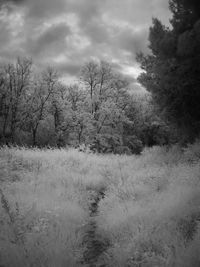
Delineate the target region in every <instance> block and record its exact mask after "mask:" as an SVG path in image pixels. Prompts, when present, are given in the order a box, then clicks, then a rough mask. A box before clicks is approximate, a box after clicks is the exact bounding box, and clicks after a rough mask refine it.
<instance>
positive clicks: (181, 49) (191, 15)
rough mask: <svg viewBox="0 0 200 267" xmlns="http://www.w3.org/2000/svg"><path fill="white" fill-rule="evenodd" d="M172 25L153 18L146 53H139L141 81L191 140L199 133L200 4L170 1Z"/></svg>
mask: <svg viewBox="0 0 200 267" xmlns="http://www.w3.org/2000/svg"><path fill="white" fill-rule="evenodd" d="M169 8H170V10H171V12H172V19H171V20H170V23H171V26H170V27H166V26H164V25H163V24H162V23H161V21H160V20H158V19H157V18H153V25H152V26H151V27H150V30H149V48H150V51H151V53H150V54H149V55H143V54H142V53H141V54H139V55H138V57H137V58H138V61H139V62H140V63H141V67H142V68H143V69H144V71H145V72H144V73H142V74H141V75H140V77H139V81H140V83H141V84H142V85H143V86H145V87H146V88H147V90H148V91H149V92H151V93H152V96H153V99H154V101H155V102H156V103H157V104H158V106H159V107H160V110H161V112H162V114H164V115H165V117H167V118H168V119H170V120H171V121H172V122H173V123H175V124H176V125H177V126H178V128H179V129H181V130H184V133H185V134H186V135H187V136H188V137H189V138H190V139H191V138H193V137H196V136H197V135H198V134H199V133H200V109H199V103H200V3H199V1H198V0H192V1H191V0H170V1H169Z"/></svg>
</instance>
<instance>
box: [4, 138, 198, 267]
mask: <svg viewBox="0 0 200 267" xmlns="http://www.w3.org/2000/svg"><path fill="white" fill-rule="evenodd" d="M0 200H1V203H0V266H1V267H21V266H23V267H24V266H27V267H28V266H31V267H36V266H37V267H40V266H41V267H46V266H47V267H51V266H52V267H55V266H58V267H61V266H115V267H123V266H127V267H129V266H136V267H137V266H138V267H151V266H152V267H156V266H169V267H171V266H175V267H176V266H177V267H191V266H192V267H198V266H200V142H199V141H197V142H196V143H195V144H193V145H189V146H188V147H186V148H184V149H183V148H181V147H179V146H178V145H177V146H176V145H174V146H172V147H170V148H169V147H165V146H163V147H152V148H148V149H144V151H143V152H142V154H141V155H139V156H127V155H120V156H119V155H112V154H110V155H98V154H89V153H84V152H79V151H77V150H73V149H28V148H19V147H13V148H8V147H6V146H5V147H2V148H1V149H0ZM92 207H93V210H92V209H91V208H92ZM97 241H98V242H97ZM95 246H96V250H97V249H99V250H100V253H95ZM103 246H104V249H100V248H101V247H103ZM90 250H91V251H90ZM92 254H93V255H92ZM94 254H95V255H94ZM87 257H88V259H87Z"/></svg>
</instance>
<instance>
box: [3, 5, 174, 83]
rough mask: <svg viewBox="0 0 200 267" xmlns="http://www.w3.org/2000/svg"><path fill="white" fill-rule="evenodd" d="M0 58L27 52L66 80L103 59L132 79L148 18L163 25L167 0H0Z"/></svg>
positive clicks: (135, 73) (146, 36)
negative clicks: (82, 67)
mask: <svg viewBox="0 0 200 267" xmlns="http://www.w3.org/2000/svg"><path fill="white" fill-rule="evenodd" d="M0 3H1V7H0V60H1V62H2V61H4V62H5V61H8V60H9V61H11V60H13V59H15V58H16V57H17V56H18V55H20V56H28V57H31V58H32V59H33V61H34V63H35V64H36V65H37V66H38V67H41V68H45V66H47V65H53V66H55V67H56V68H57V69H58V70H59V72H60V73H61V74H62V75H63V77H64V78H63V79H65V80H66V81H70V82H71V81H73V80H76V79H77V76H78V74H79V70H80V66H81V65H83V64H84V62H87V61H89V60H90V59H103V60H107V61H108V62H110V63H112V64H113V66H114V67H115V68H116V69H117V70H118V71H120V72H122V73H123V74H125V75H128V76H130V77H133V78H135V77H136V76H137V75H138V73H139V72H140V69H139V68H138V66H137V63H136V61H135V54H136V53H137V52H139V51H143V52H148V48H147V45H148V41H147V39H148V29H149V26H150V25H151V19H152V17H158V18H159V19H161V21H162V22H163V23H165V24H168V21H169V17H170V13H169V10H168V0H7V1H6V0H0Z"/></svg>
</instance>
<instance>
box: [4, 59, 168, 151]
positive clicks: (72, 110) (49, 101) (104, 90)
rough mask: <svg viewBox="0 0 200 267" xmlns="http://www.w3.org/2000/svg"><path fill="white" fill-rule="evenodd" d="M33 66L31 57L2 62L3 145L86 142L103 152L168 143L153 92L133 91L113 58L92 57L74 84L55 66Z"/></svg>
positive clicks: (52, 144) (53, 144) (136, 148)
mask: <svg viewBox="0 0 200 267" xmlns="http://www.w3.org/2000/svg"><path fill="white" fill-rule="evenodd" d="M34 70H35V68H34V65H33V62H32V60H30V59H28V58H18V59H17V60H16V62H15V63H7V64H2V65H1V67H0V122H1V123H0V138H1V144H18V145H26V146H39V147H42V146H52V147H55V146H57V147H65V146H78V145H81V144H85V145H90V148H91V149H93V150H95V151H98V152H101V153H108V152H112V153H136V154H137V153H140V152H141V150H142V148H143V146H145V145H149V146H151V145H154V144H164V143H168V142H169V136H168V133H169V127H168V126H167V124H166V123H164V122H163V121H162V120H161V119H160V118H159V117H158V116H157V112H156V111H155V108H154V105H153V104H152V102H151V96H150V95H149V94H144V95H142V96H137V95H136V94H133V93H131V90H130V85H129V83H128V81H127V80H126V79H125V78H124V77H123V76H122V75H120V74H118V73H116V72H115V71H114V70H113V69H112V67H111V65H110V64H109V63H108V62H105V61H101V62H95V61H90V62H87V63H86V64H84V65H83V66H82V68H81V70H80V82H79V83H78V84H77V83H75V84H71V85H65V84H63V83H62V82H61V81H60V77H59V74H58V72H57V71H56V70H55V69H54V68H51V67H48V68H47V69H45V70H44V71H41V72H37V71H34Z"/></svg>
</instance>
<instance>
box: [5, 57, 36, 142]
mask: <svg viewBox="0 0 200 267" xmlns="http://www.w3.org/2000/svg"><path fill="white" fill-rule="evenodd" d="M31 67H32V61H31V60H30V59H27V58H18V59H17V62H16V63H15V64H6V65H4V66H3V67H2V69H1V83H0V96H1V115H2V118H3V129H2V138H3V139H4V140H5V139H6V132H7V133H8V135H9V136H10V140H9V141H10V142H12V143H13V142H14V141H15V134H16V129H17V128H18V127H19V125H20V121H21V111H22V110H23V106H24V104H25V101H26V92H27V90H28V88H29V85H30V80H31Z"/></svg>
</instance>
